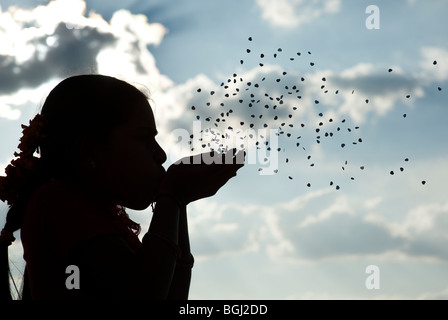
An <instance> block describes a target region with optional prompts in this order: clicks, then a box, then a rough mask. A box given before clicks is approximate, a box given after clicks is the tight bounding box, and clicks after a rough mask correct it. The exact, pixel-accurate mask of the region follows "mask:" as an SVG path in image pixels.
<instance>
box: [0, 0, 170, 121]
mask: <svg viewBox="0 0 448 320" xmlns="http://www.w3.org/2000/svg"><path fill="white" fill-rule="evenodd" d="M166 32H167V30H166V29H165V28H164V27H163V26H162V25H160V24H158V23H149V22H148V21H147V18H146V16H144V15H133V14H131V13H130V12H128V11H126V10H119V11H117V12H115V13H114V15H113V16H112V18H111V20H110V21H109V22H107V21H105V20H104V19H103V18H102V17H101V16H100V15H98V14H96V13H95V12H90V13H89V14H88V15H86V4H85V2H84V1H83V0H54V1H51V2H49V3H48V5H40V6H38V7H36V8H32V9H21V8H18V7H15V6H11V7H9V8H8V9H7V11H4V12H3V11H0V64H1V65H2V68H1V69H0V100H1V102H2V104H1V106H0V116H2V117H4V118H7V119H12V120H13V119H18V117H19V116H20V115H19V112H20V110H19V109H18V108H19V107H20V104H23V103H26V102H33V103H36V104H37V103H39V102H40V100H41V99H42V96H43V94H44V93H48V92H44V91H43V90H42V88H43V87H42V86H45V84H47V83H48V82H49V81H54V80H61V79H62V78H65V77H67V76H70V75H73V74H80V73H92V72H94V73H97V72H99V73H102V74H107V75H111V76H115V77H118V78H122V79H124V80H128V81H129V82H133V83H139V84H141V85H143V86H145V87H148V88H150V89H154V91H157V90H160V89H162V88H165V87H167V86H168V85H170V84H171V81H170V80H169V79H168V78H167V77H166V76H163V75H162V74H161V73H160V72H159V70H158V69H157V67H156V64H155V60H154V58H153V56H152V54H151V53H150V52H149V51H148V50H147V46H148V45H158V44H160V42H161V41H162V39H163V37H164V35H165V34H166ZM117 61H119V63H117ZM19 90H29V92H34V93H33V94H32V95H31V96H32V97H33V99H32V98H31V97H30V96H28V99H27V101H23V99H17V98H18V96H17V95H16V94H17V93H18V91H19ZM34 90H37V91H34ZM36 92H40V97H39V98H38V99H37V98H36V96H38V93H36ZM22 93H23V92H22Z"/></svg>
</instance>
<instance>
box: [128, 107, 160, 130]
mask: <svg viewBox="0 0 448 320" xmlns="http://www.w3.org/2000/svg"><path fill="white" fill-rule="evenodd" d="M132 108H133V109H134V111H133V112H131V116H130V118H129V121H128V123H129V124H130V125H131V126H135V127H150V128H153V129H154V130H156V123H155V119H154V113H153V111H152V108H151V105H150V104H149V103H148V101H139V102H135V103H134V104H133V106H132Z"/></svg>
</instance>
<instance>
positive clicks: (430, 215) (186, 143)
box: [0, 0, 448, 300]
mask: <svg viewBox="0 0 448 320" xmlns="http://www.w3.org/2000/svg"><path fill="white" fill-rule="evenodd" d="M0 6H1V10H0V66H1V67H0V135H1V140H0V171H1V172H3V171H4V168H5V167H6V166H7V164H8V163H9V162H10V161H11V159H12V158H13V153H14V151H15V150H16V148H17V145H18V141H19V138H20V135H21V128H20V124H22V123H23V124H25V123H28V121H29V120H30V119H31V118H32V117H34V115H35V114H36V113H37V112H39V108H40V107H41V105H42V103H43V101H44V99H45V97H46V95H47V94H48V93H49V91H50V90H51V89H52V88H53V87H54V86H55V85H56V84H57V83H58V82H59V81H61V80H62V79H63V78H65V77H67V76H70V75H74V74H79V73H92V72H95V73H102V74H107V75H111V76H115V77H118V78H120V79H124V80H126V81H129V82H130V83H132V84H135V85H136V86H138V87H140V88H145V90H149V91H150V93H151V101H150V103H151V105H152V107H153V108H154V111H155V116H156V123H157V126H158V131H159V132H160V134H159V136H158V139H159V143H160V144H161V145H162V147H163V148H164V149H165V151H166V152H167V155H168V161H167V163H166V164H165V165H166V166H167V167H168V166H169V165H170V164H171V163H173V162H174V161H175V160H177V159H178V158H180V157H181V156H184V155H188V154H189V153H190V152H191V148H193V151H192V152H193V153H195V152H196V153H197V152H203V151H207V150H210V148H213V149H214V150H218V149H219V150H222V149H225V148H226V147H227V148H232V147H237V148H238V149H245V150H246V152H247V154H248V156H247V158H246V165H245V167H244V168H242V169H241V170H240V171H239V172H238V175H237V177H235V178H233V179H231V180H230V181H229V183H228V184H226V185H225V186H224V187H223V188H222V189H221V190H220V191H219V192H218V193H217V194H216V195H215V196H214V197H211V198H207V199H203V200H200V201H197V202H195V203H193V204H191V205H189V208H188V212H189V218H188V219H189V227H190V238H191V247H192V252H193V254H194V256H195V259H196V264H195V267H194V269H193V278H192V284H191V289H190V298H191V299H224V300H230V299H274V300H287V299H293V300H299V299H447V298H448V277H447V275H448V233H447V231H448V218H447V217H448V215H447V214H448V199H447V197H446V192H445V190H446V187H447V181H448V167H447V163H448V162H447V160H448V148H447V146H448V142H447V141H448V129H447V126H446V123H445V121H446V120H445V119H447V117H448V110H447V101H448V99H447V98H448V38H447V36H446V32H444V31H445V30H447V29H448V21H447V20H446V18H445V13H446V12H448V2H446V1H442V0H431V1H421V0H397V1H381V0H376V1H370V0H369V1H359V0H344V1H343V0H315V1H304V0H244V1H236V0H229V1H210V0H208V1H205V0H191V1H190V0H189V1H175V0H165V1H162V0H155V1H143V0H120V1H118V0H111V1H100V0H54V1H44V0H41V1H36V0H33V1H31V0H18V1H17V0H15V1H12V0H1V1H0ZM372 6H373V7H372ZM191 135H193V139H191V141H190V136H191ZM200 139H202V140H200ZM6 211H7V207H6V205H4V204H0V216H1V217H0V219H2V220H3V221H4V216H5V214H6ZM129 213H130V215H131V217H132V218H133V219H134V220H136V221H138V222H139V223H140V224H141V225H142V230H143V231H145V230H147V228H148V225H149V222H150V219H151V212H150V210H149V209H147V210H144V211H132V210H129ZM143 233H144V232H143ZM16 238H17V237H16ZM10 248H11V251H12V253H11V260H12V263H13V264H14V266H16V267H17V269H16V270H15V272H16V273H17V272H19V271H17V270H20V268H21V267H22V266H23V261H22V260H23V259H22V251H21V244H20V241H16V242H15V243H14V244H13V246H12V247H10ZM370 266H375V268H374V269H373V270H374V271H371V270H372V269H371V268H370ZM14 268H15V267H14ZM14 268H13V269H14Z"/></svg>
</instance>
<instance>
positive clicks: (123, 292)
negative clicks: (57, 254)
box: [70, 198, 188, 299]
mask: <svg viewBox="0 0 448 320" xmlns="http://www.w3.org/2000/svg"><path fill="white" fill-rule="evenodd" d="M179 216H180V212H179V209H178V206H177V204H176V203H175V202H173V201H171V200H170V199H168V198H162V199H160V201H158V202H157V204H156V206H155V209H154V215H153V218H152V221H151V225H150V227H149V231H148V232H147V233H146V234H145V236H144V237H143V240H142V246H141V248H140V250H139V252H138V253H137V254H136V253H134V252H132V250H131V249H130V248H129V247H128V246H127V244H126V243H125V241H124V240H123V239H122V238H121V237H120V236H118V235H112V234H109V235H103V236H99V237H97V238H95V239H93V240H91V241H89V242H87V243H84V244H82V245H79V246H77V247H75V248H74V249H73V250H72V251H71V255H70V261H71V262H70V263H72V264H75V265H77V266H78V267H79V273H80V289H78V290H80V292H79V293H80V295H81V296H82V297H86V298H95V299H98V298H99V299H101V298H104V299H110V298H117V299H167V298H168V297H169V294H170V290H171V287H172V285H171V284H172V282H173V279H174V275H175V274H176V272H175V268H176V264H177V260H178V257H179V251H178V246H177V243H178V240H179ZM176 278H178V277H176ZM179 283H180V282H179ZM74 290H76V289H74ZM183 292H185V290H183ZM186 292H187V293H188V290H187V291H186Z"/></svg>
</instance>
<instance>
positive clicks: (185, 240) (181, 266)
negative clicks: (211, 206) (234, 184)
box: [168, 205, 194, 300]
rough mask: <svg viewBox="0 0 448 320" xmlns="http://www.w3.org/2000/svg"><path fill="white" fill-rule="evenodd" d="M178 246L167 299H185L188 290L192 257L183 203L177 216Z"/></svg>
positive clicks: (185, 208)
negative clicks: (178, 255)
mask: <svg viewBox="0 0 448 320" xmlns="http://www.w3.org/2000/svg"><path fill="white" fill-rule="evenodd" d="M179 248H180V251H181V256H180V259H178V261H177V264H176V268H175V272H174V276H173V281H172V283H171V288H170V292H169V295H168V299H180V300H186V299H188V292H189V290H190V280H191V269H192V268H193V263H194V259H193V256H192V254H191V251H190V239H189V236H188V222H187V206H185V205H184V206H182V207H181V210H180V216H179Z"/></svg>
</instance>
